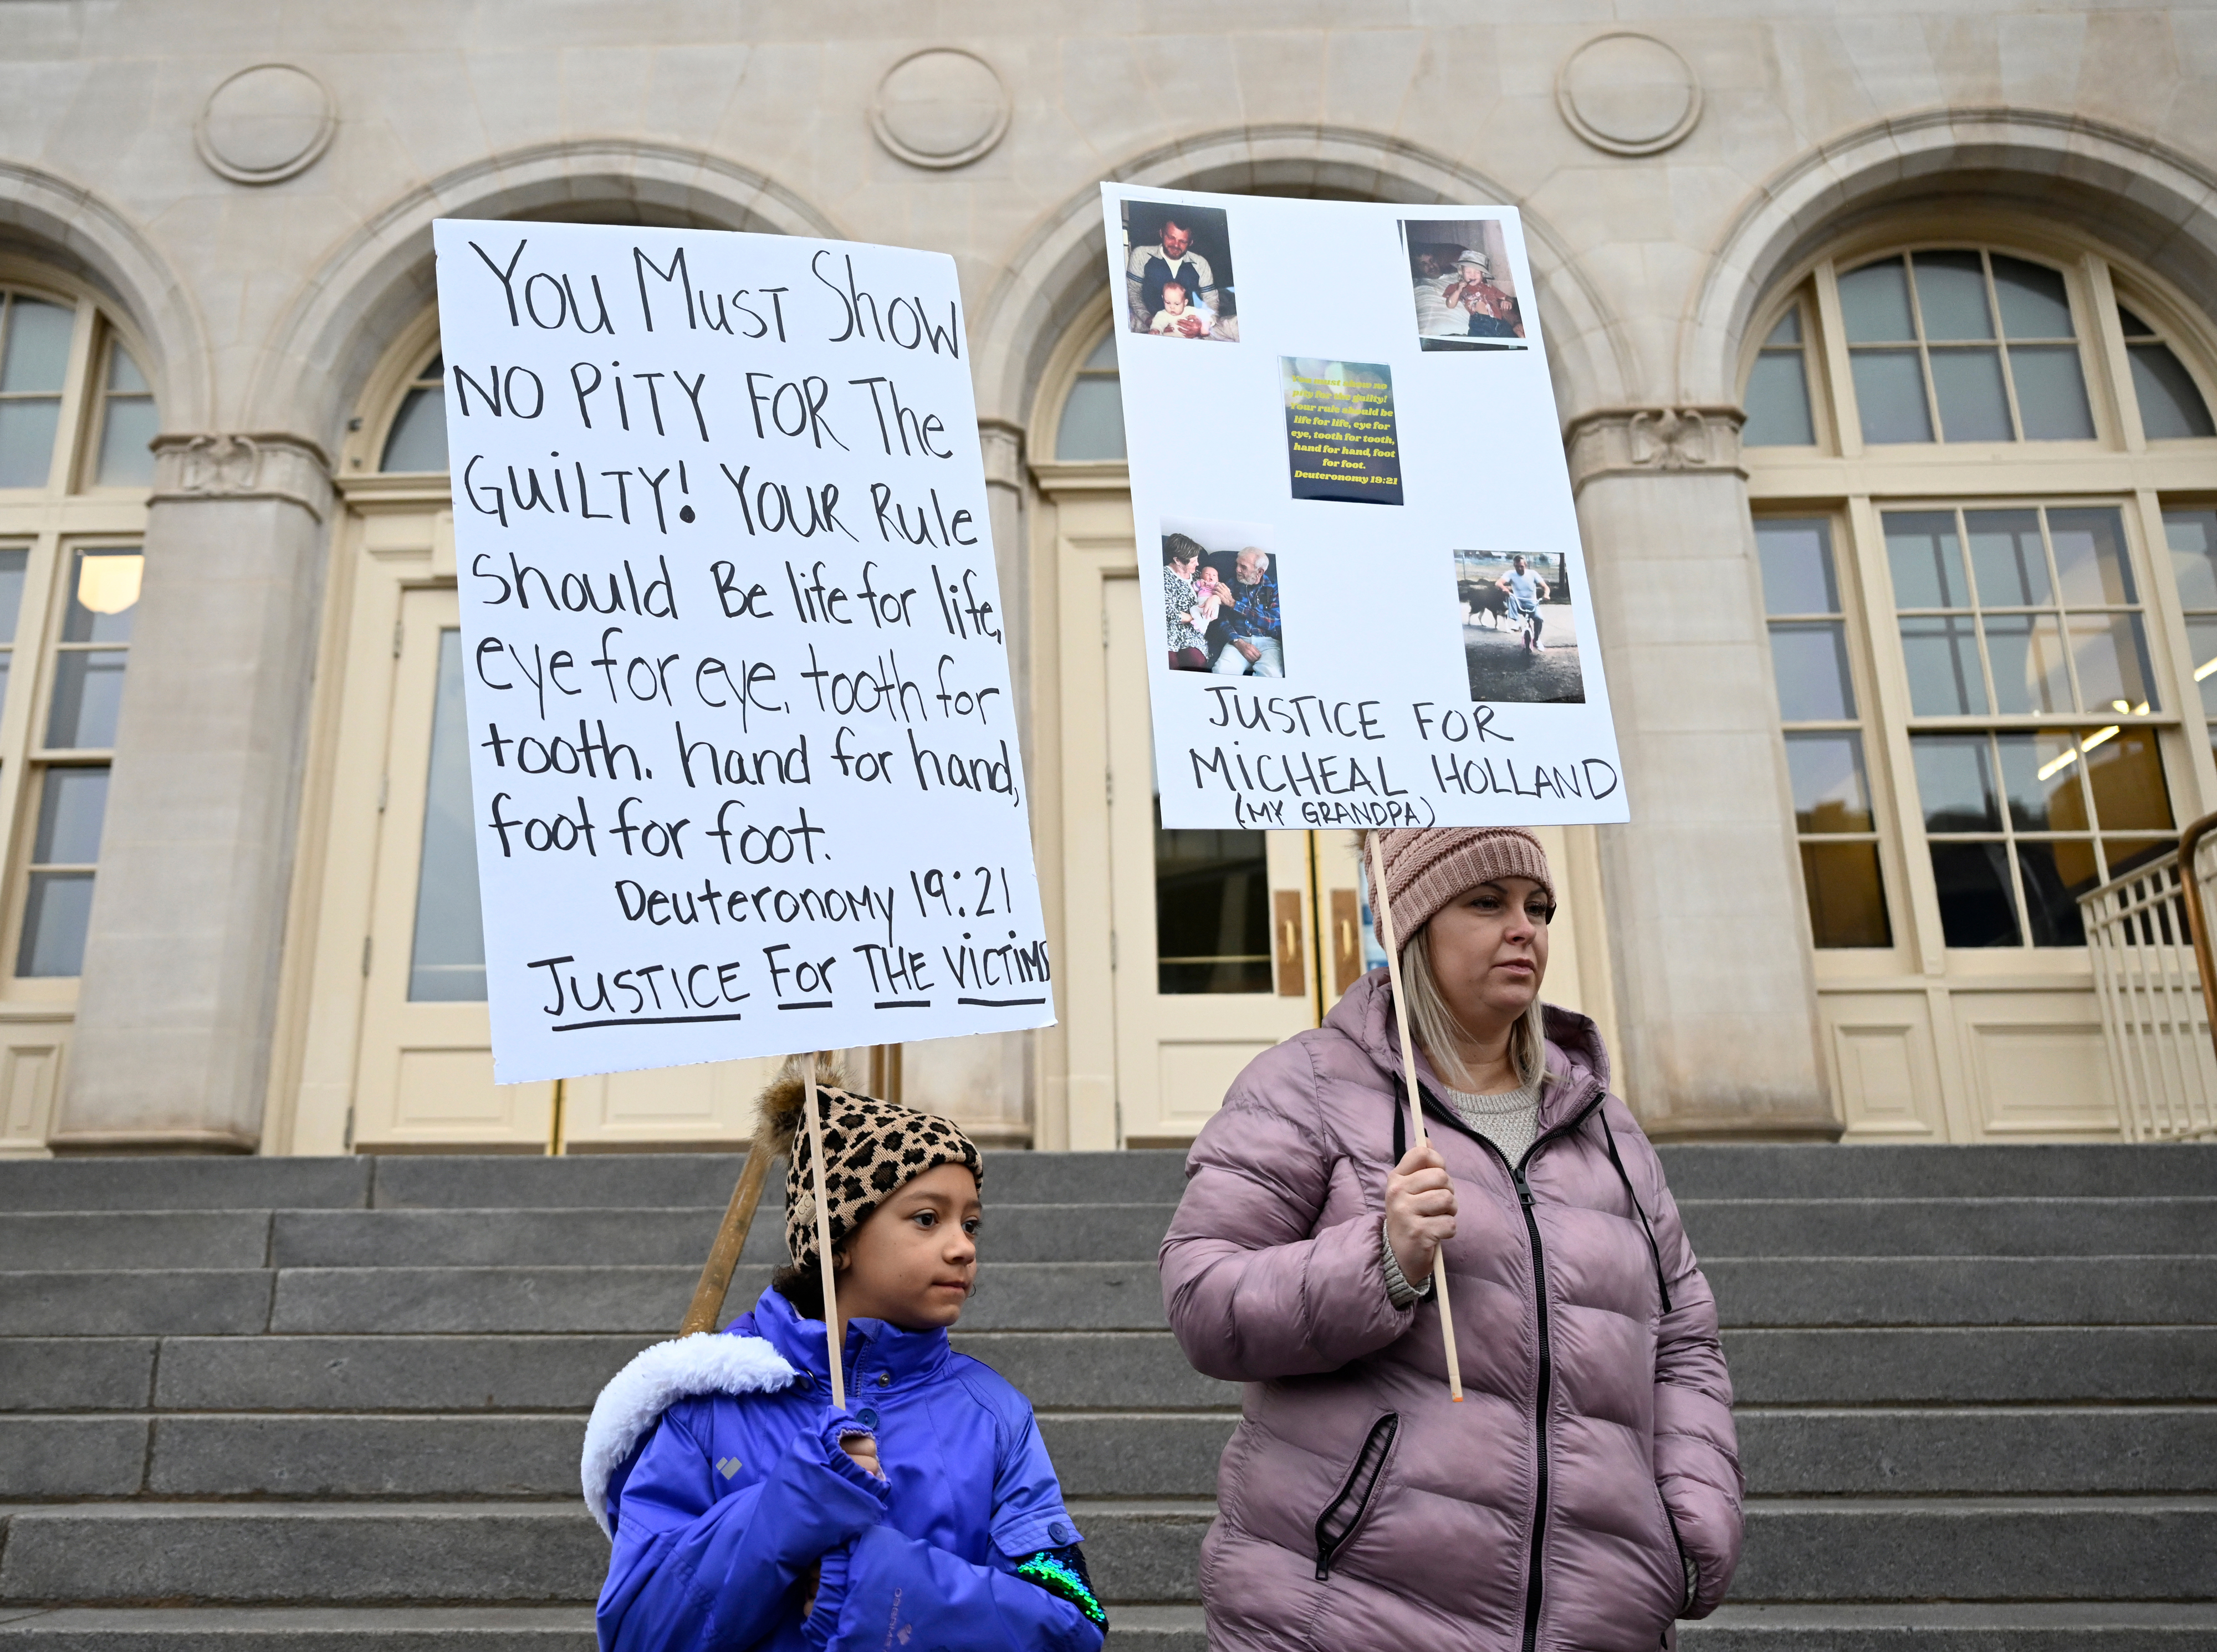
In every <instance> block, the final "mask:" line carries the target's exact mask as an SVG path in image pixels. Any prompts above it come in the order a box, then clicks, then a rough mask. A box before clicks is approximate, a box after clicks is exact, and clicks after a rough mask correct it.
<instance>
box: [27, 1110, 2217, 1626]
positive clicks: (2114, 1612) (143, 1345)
mask: <svg viewBox="0 0 2217 1652" xmlns="http://www.w3.org/2000/svg"><path fill="white" fill-rule="evenodd" d="M1667 1158H1668V1160H1669V1163H1670V1174H1671V1177H1672V1183H1673V1187H1674V1188H1675V1189H1676V1191H1677V1195H1678V1198H1679V1199H1680V1200H1681V1203H1682V1206H1683V1209H1684V1211H1685V1213H1686V1219H1687V1223H1688V1225H1689V1228H1690V1229H1691V1230H1692V1232H1693V1235H1694V1238H1695V1244H1696V1246H1697V1247H1698V1248H1700V1250H1701V1254H1702V1256H1703V1260H1704V1262H1705V1264H1706V1266H1707V1267H1708V1270H1709V1273H1710V1277H1711V1279H1713V1280H1714V1284H1715V1285H1716V1289H1717V1294H1718V1297H1719V1298H1720V1301H1721V1303H1722V1304H1723V1307H1724V1315H1725V1321H1726V1326H1727V1330H1726V1347H1727V1351H1728V1353H1729V1355H1730V1357H1731V1360H1732V1372H1733V1375H1734V1378H1735V1379H1736V1381H1737V1383H1738V1390H1739V1397H1740V1401H1741V1411H1740V1430H1741V1439H1742V1444H1743V1447H1744V1453H1745V1463H1746V1467H1747V1473H1748V1479H1749V1489H1750V1493H1751V1505H1750V1513H1749V1536H1748V1544H1747V1553H1746V1558H1745V1561H1744V1562H1743V1563H1742V1565H1741V1568H1740V1572H1739V1577H1738V1582H1737V1583H1736V1585H1735V1587H1734V1589H1733V1597H1732V1604H1730V1605H1728V1606H1726V1608H1725V1609H1724V1610H1723V1611H1721V1612H1719V1613H1718V1614H1717V1615H1716V1616H1715V1617H1714V1618H1710V1619H1709V1620H1708V1622H1706V1623H1704V1624H1699V1625H1692V1626H1689V1627H1688V1628H1687V1629H1686V1630H1685V1631H1684V1633H1683V1636H1682V1643H1683V1645H1685V1646H1687V1647H1689V1648H1693V1649H1698V1652H1742V1649H1747V1652H1754V1649H1758V1648H1760V1649H1772V1648H1775V1649H1780V1652H1787V1649H1792V1652H1880V1649H1884V1652H1895V1649H1903V1652H1906V1649H1911V1648H1924V1647H1931V1648H1936V1649H1947V1652H2002V1649H2009V1652H2018V1649H2032V1652H2050V1649H2055V1652H2060V1649H2064V1648H2073V1649H2075V1648H2080V1647H2084V1648H2097V1647H2098V1648H2099V1649H2101V1652H2143V1649H2149V1652H2153V1649H2162V1652H2185V1649H2188V1648H2197V1649H2198V1648H2205V1647H2217V1221H2213V1218H2214V1217H2217V1148H2194V1147H2163V1148H2146V1149H2134V1148H2106V1147H2085V1148H2046V1147H2041V1148H1970V1149H1916V1148H1911V1149H1895V1148H1854V1149H1843V1148H1822V1147H1774V1146H1729V1147H1688V1148H1678V1149H1674V1150H1670V1152H1669V1153H1668V1154H1667ZM1181 1164H1182V1159H1181V1156H1179V1155H1176V1154H1167V1153H1126V1154H1098V1155H1051V1154H1037V1155H1033V1154H998V1155H996V1156H994V1157H993V1159H992V1161H991V1173H990V1175H989V1177H988V1180H987V1189H988V1193H989V1195H990V1199H989V1203H988V1230H987V1236H986V1244H987V1250H986V1254H987V1256H988V1258H989V1266H988V1267H987V1270H986V1273H985V1280H984V1285H983V1288H982V1289H981V1290H980V1291H979V1296H978V1298H977V1299H976V1301H975V1302H974V1303H973V1304H972V1307H971V1309H970V1310H969V1312H968V1313H967V1314H966V1316H964V1321H963V1328H962V1329H961V1331H960V1333H959V1339H960V1343H961V1345H962V1346H963V1347H966V1348H967V1349H968V1350H969V1351H970V1352H972V1353H976V1354H978V1355H979V1357H980V1358H982V1359H986V1360H988V1361H990V1362H991V1364H993V1365H996V1366H997V1367H998V1368H999V1369H1000V1370H1001V1371H1003V1372H1005V1373H1006V1374H1007V1375H1008V1376H1009V1377H1010V1378H1011V1379H1012V1380H1013V1381H1015V1382H1016V1384H1019V1385H1020V1386H1021V1387H1022V1388H1023V1389H1024V1390H1026V1391H1027V1392H1028V1393H1029V1394H1030V1395H1031V1396H1032V1397H1033V1399H1034V1402H1035V1404H1036V1405H1037V1406H1038V1408H1039V1410H1040V1413H1041V1426H1042V1428H1043V1430H1044V1431H1045V1433H1046V1436H1047V1441H1048V1444H1049V1446H1050V1448H1051V1449H1052V1450H1053V1453H1054V1456H1055V1460H1056V1462H1057V1464H1058V1465H1059V1468H1060V1470H1061V1472H1062V1476H1063V1479H1064V1483H1065V1488H1066V1489H1067V1491H1068V1492H1069V1494H1070V1495H1071V1499H1072V1502H1073V1507H1074V1509H1075V1511H1076V1513H1077V1514H1078V1520H1079V1523H1080V1525H1081V1526H1083V1527H1084V1530H1085V1532H1086V1533H1087V1537H1088V1544H1087V1547H1088V1553H1089V1556H1090V1559H1091V1561H1092V1564H1093V1569H1094V1573H1095V1576H1096V1581H1098V1582H1099V1583H1100V1584H1101V1586H1102V1590H1103V1592H1104V1593H1105V1594H1106V1595H1107V1596H1108V1599H1109V1600H1111V1601H1112V1602H1113V1603H1114V1605H1113V1606H1112V1617H1113V1619H1114V1623H1115V1641H1116V1643H1118V1644H1119V1645H1120V1646H1126V1647H1131V1646H1136V1645H1140V1644H1145V1645H1146V1647H1147V1648H1148V1649H1149V1652H1199V1649H1200V1647H1201V1624H1200V1612H1199V1609H1198V1606H1197V1605H1196V1604H1195V1600H1196V1591H1195V1558H1196V1551H1197V1549H1198V1545H1199V1542H1200V1538H1201V1532H1202V1531H1203V1530H1204V1528H1205V1527H1206V1526H1207V1521H1208V1519H1209V1517H1210V1513H1211V1512H1212V1504H1211V1495H1212V1492H1213V1484H1214V1470H1215V1461H1216V1456H1217V1453H1218V1452H1219V1450H1220V1448H1221V1446H1222V1444H1223V1441H1224V1439H1225V1438H1226V1435H1227V1434H1228V1433H1229V1431H1230V1429H1231V1427H1232V1418H1233V1415H1234V1413H1235V1410H1236V1407H1237V1403H1238V1392H1237V1390H1235V1389H1233V1388H1232V1387H1230V1386H1228V1385H1226V1384H1220V1383H1215V1382H1212V1381H1209V1380H1207V1379H1206V1378H1200V1377H1197V1376H1195V1375H1194V1374H1193V1372H1191V1371H1189V1369H1188V1368H1187V1367H1186V1365H1185V1363H1184V1361H1183V1359H1181V1358H1180V1356H1179V1355H1178V1353H1177V1351H1176V1347H1174V1346H1173V1345H1172V1343H1171V1342H1170V1338H1169V1335H1168V1334H1167V1333H1166V1332H1165V1331H1164V1329H1163V1316H1162V1305H1161V1300H1160V1297H1159V1294H1158V1290H1157V1287H1156V1283H1155V1275H1154V1268H1153V1256H1154V1251H1155V1247H1156V1244H1157V1242H1158V1240H1159V1238H1160V1236H1161V1234H1162V1231H1163V1228H1164V1224H1165V1223H1166V1222H1167V1220H1168V1218H1169V1215H1170V1209H1171V1206H1172V1205H1174V1203H1175V1201H1176V1198H1177V1194H1178V1191H1179V1187H1180V1184H1181ZM737 1171H738V1161H737V1160H736V1159H733V1158H726V1157H715V1156H689V1157H682V1158H659V1157H602V1158H572V1159H560V1160H540V1159H532V1160H523V1159H460V1158H391V1159H381V1160H367V1159H361V1160H343V1161H334V1160H281V1159H265V1160H234V1161H212V1160H199V1161H152V1160H138V1161H108V1162H98V1161H90V1162H86V1161H81V1162H47V1163H11V1164H0V1652H18V1649H20V1652H157V1649H160V1652H277V1649H280V1648H284V1649H293V1648H306V1649H317V1652H434V1649H437V1652H511V1649H515V1652H522V1649H533V1652H558V1649H559V1652H572V1649H578V1652H582V1649H585V1648H588V1647H590V1645H591V1644H592V1629H591V1618H590V1605H589V1603H590V1600H591V1598H592V1596H593V1594H594V1593H595V1592H596V1588H597V1587H598V1584H599V1581H600V1577H601V1573H602V1567H603V1565H604V1563H605V1559H606V1552H607V1551H606V1547H605V1545H604V1544H603V1543H602V1539H601V1538H600V1535H599V1533H598V1532H596V1530H595V1529H594V1527H593V1526H592V1524H591V1522H590V1519H588V1518H587V1516H586V1515H585V1514H584V1511H583V1508H582V1506H581V1505H580V1503H579V1502H578V1500H577V1443H578V1439H579V1437H580V1434H581V1432H582V1428H583V1422H584V1410H585V1409H586V1408H587V1407H588V1406H590V1402H591V1400H592V1397H593V1395H594V1394H595V1393H596V1391H597V1390H598V1388H599V1385H600V1384H602V1382H603V1381H604V1380H605V1379H606V1378H607V1377H608V1375H609V1374H610V1373H611V1372H614V1370H615V1369H616V1368H617V1367H618V1366H619V1365H621V1364H622V1362H623V1361H624V1360H625V1359H627V1358H628V1357H629V1356H630V1354H631V1353H633V1351H634V1350H636V1349H638V1348H639V1347H643V1346H645V1344H646V1343H647V1342H649V1341H654V1340H657V1339H658V1337H659V1336H661V1335H666V1334H667V1332H668V1329H669V1328H670V1327H671V1326H672V1325H674V1324H675V1323H676V1320H677V1318H678V1316H679V1315H680V1314H681V1313H682V1311H683V1308H684V1304H685V1303H686V1300H687V1298H688V1297H689V1293H690V1291H691V1288H692V1285H693V1281H694V1279H695V1275H696V1273H697V1271H698V1268H699V1265H700V1261H701V1256H702V1255H703V1254H704V1253H705V1251H706V1248H707V1243H708V1240H709V1236H710V1235H711V1234H712V1233H713V1230H714V1227H715V1224H716V1220H717V1217H718V1216H719V1213H720V1211H721V1208H722V1205H723V1203H724V1200H725V1199H726V1196H727V1194H728V1193H729V1190H730V1187H731V1185H732V1180H733V1179H734V1177H735V1176H736V1174H737ZM777 1250H778V1239H777V1236H776V1233H775V1224H774V1223H773V1222H770V1221H769V1220H763V1221H759V1222H757V1224H756V1232H755V1234H754V1236H753V1237H752V1240H751V1241H750V1246H749V1249H748V1253H747V1255H748V1264H747V1266H745V1267H743V1268H742V1270H741V1273H740V1277H739V1279H738V1281H737V1282H736V1284H735V1285H734V1288H733V1290H732V1299H731V1300H732V1309H733V1310H734V1311H736V1310H737V1309H738V1308H739V1307H741V1306H744V1304H747V1303H749V1302H751V1300H752V1299H753V1297H754V1295H755V1294H756V1292H757V1291H759V1290H760V1288H761V1286H762V1285H763V1282H764V1281H765V1280H766V1279H767V1277H768V1274H769V1265H770V1264H771V1263H772V1262H773V1261H774V1260H775V1256H776V1254H777Z"/></svg>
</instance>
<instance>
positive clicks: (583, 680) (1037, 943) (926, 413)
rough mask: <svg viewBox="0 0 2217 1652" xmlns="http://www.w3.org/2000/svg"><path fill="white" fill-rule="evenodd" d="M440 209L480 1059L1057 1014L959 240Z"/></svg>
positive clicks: (857, 1036)
mask: <svg viewBox="0 0 2217 1652" xmlns="http://www.w3.org/2000/svg"><path fill="white" fill-rule="evenodd" d="M435 228H436V240H437V252H438V268H439V326H440V336H441V339H442V350H443V354H444V360H445V363H446V398H447V430H448V451H449V453H450V456H451V459H452V464H453V472H454V545H455V557H456V564H457V569H458V573H459V583H460V598H461V643H462V655H463V659H464V662H465V672H464V681H465V684H466V694H465V698H466V705H467V709H468V718H469V731H470V745H471V752H470V772H471V779H472V785H473V789H474V792H475V817H474V820H475V835H476V841H477V853H478V868H479V887H480V889H481V891H482V902H483V909H484V916H485V980H486V996H487V997H488V998H489V999H490V1001H491V1012H492V1039H493V1060H494V1068H495V1073H496V1076H497V1079H498V1080H499V1082H503V1083H515V1082H522V1081H526V1080H534V1079H547V1078H556V1077H567V1076H577V1075H580V1074H586V1073H602V1072H613V1071H619V1070H623V1069H632V1068H640V1067H668V1066H676V1065H680V1064H682V1063H689V1062H701V1061H721V1060H726V1059H730V1058H732V1057H742V1056H761V1055H775V1054H780V1053H783V1052H787V1051H800V1050H814V1049H828V1048H832V1047H835V1046H841V1045H857V1044H870V1043H880V1042H894V1041H899V1040H905V1039H927V1038H941V1037H945V1036H948V1035H949V1034H953V1033H987V1032H999V1031H1006V1030H1010V1029H1013V1028H1018V1027H1028V1026H1047V1025H1049V1024H1050V1023H1052V1021H1053V1019H1054V1016H1053V999H1052V995H1051V990H1050V988H1049V986H1048V980H1049V974H1050V971H1049V966H1048V965H1049V960H1048V958H1047V941H1046V932H1045V930H1044V928H1043V927H1042V924H1041V912H1040V901H1039V889H1038V884H1037V880H1036V878H1035V877H1034V872H1033V866H1032V854H1031V835H1030V829H1029V826H1028V820H1027V811H1026V806H1025V804H1026V798H1025V788H1024V777H1023V773H1022V765H1021V764H1020V762H1019V761H1018V757H1017V743H1016V719H1015V715H1014V712H1013V710H1012V708H1011V706H1010V691H1009V668H1008V653H1007V648H1006V645H1005V643H1004V633H1005V628H1006V625H1007V619H1006V616H1005V615H1004V613H1003V612H1002V609H1001V599H1000V591H999V588H998V585H997V582H996V580H995V578H994V571H993V552H992V538H991V532H990V530H989V528H988V526H987V511H986V496H985V472H984V468H983V464H982V461H981V459H980V455H979V447H978V426H977V416H976V411H975V407H974V404H973V399H972V395H971V385H970V367H969V361H968V347H967V345H966V342H965V341H964V336H963V330H962V313H961V301H960V294H959V293H958V290H957V287H956V283H955V273H954V261H953V260H952V259H950V258H948V257H945V256H942V255H940V254H936V253H927V252H917V251H914V250H908V249H905V248H897V247H879V246H862V245H855V244H851V243H840V242H826V241H817V240H807V239H801V238H798V237H783V236H770V235H735V234H725V233H718V232H713V231H690V230H662V229H635V228H611V227H604V226H598V225H594V226H586V225H559V224H510V223H473V222H466V221H461V220H442V221H441V222H440V223H439V224H438V225H436V226H435Z"/></svg>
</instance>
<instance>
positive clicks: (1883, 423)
mask: <svg viewBox="0 0 2217 1652" xmlns="http://www.w3.org/2000/svg"><path fill="white" fill-rule="evenodd" d="M1848 364H1849V367H1850V370H1851V372H1852V373H1853V374H1854V377H1855V381H1856V411H1857V412H1858V413H1859V414H1860V415H1861V416H1862V426H1863V440H1864V441H1868V442H1871V443H1874V444H1879V443H1885V442H1895V441H1931V440H1932V417H1931V415H1930V413H1929V412H1927V411H1926V410H1925V406H1924V370H1923V369H1922V368H1920V367H1918V366H1917V352H1916V351H1914V350H1851V351H1850V352H1849V354H1848Z"/></svg>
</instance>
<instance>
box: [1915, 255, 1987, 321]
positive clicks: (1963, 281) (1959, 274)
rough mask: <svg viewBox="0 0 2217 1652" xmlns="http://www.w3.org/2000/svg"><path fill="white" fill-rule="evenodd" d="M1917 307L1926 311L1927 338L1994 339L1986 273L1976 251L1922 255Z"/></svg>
mask: <svg viewBox="0 0 2217 1652" xmlns="http://www.w3.org/2000/svg"><path fill="white" fill-rule="evenodd" d="M1914 262H1915V264H1916V268H1917V308H1918V309H1920V310H1922V311H1924V336H1925V337H1926V338H1927V339H1963V338H1992V336H1994V320H1993V317H1992V316H1991V315H1990V314H1988V313H1987V311H1986V272H1985V269H1984V268H1981V266H1980V265H1979V255H1978V254H1977V253H1975V252H1920V253H1918V254H1917V256H1916V259H1915V261H1914Z"/></svg>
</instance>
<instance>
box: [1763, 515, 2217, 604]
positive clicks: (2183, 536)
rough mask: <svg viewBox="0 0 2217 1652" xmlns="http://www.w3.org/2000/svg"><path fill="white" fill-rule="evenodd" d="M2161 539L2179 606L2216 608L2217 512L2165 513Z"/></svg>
mask: <svg viewBox="0 0 2217 1652" xmlns="http://www.w3.org/2000/svg"><path fill="white" fill-rule="evenodd" d="M1757 531H1758V532H1759V531H1760V530H1757ZM2163 536H2164V539H2165V543H2167V544H2168V545H2169V546H2170V547H2171V576H2172V577H2174V578H2175V579H2177V581H2178V600H2179V602H2180V603H2181V604H2182V605H2183V606H2184V607H2189V608H2217V510H2166V511H2165V512H2164V514H2163Z"/></svg>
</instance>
